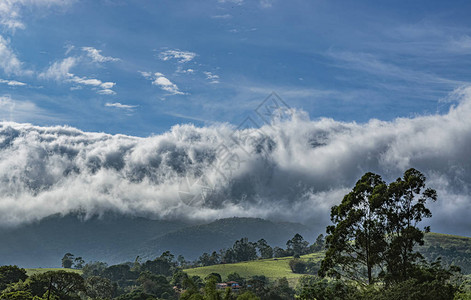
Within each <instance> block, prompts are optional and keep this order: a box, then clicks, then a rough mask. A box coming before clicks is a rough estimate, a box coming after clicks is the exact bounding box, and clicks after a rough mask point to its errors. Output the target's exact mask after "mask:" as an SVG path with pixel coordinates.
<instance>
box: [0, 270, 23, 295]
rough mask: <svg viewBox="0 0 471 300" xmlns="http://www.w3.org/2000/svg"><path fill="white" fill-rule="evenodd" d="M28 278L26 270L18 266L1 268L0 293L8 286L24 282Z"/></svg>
mask: <svg viewBox="0 0 471 300" xmlns="http://www.w3.org/2000/svg"><path fill="white" fill-rule="evenodd" d="M26 278H28V276H27V275H26V270H25V269H23V268H19V267H18V266H1V267H0V291H2V290H4V289H5V288H6V287H7V285H8V284H10V283H14V282H18V281H20V280H22V281H25V280H26Z"/></svg>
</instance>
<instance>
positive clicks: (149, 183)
mask: <svg viewBox="0 0 471 300" xmlns="http://www.w3.org/2000/svg"><path fill="white" fill-rule="evenodd" d="M461 94H462V95H463V97H465V100H462V101H461V102H460V103H459V104H458V105H456V106H454V107H452V108H451V109H450V110H449V112H448V113H446V114H443V115H429V116H419V117H415V118H399V119H396V120H394V121H391V122H385V121H379V120H371V121H369V122H368V123H365V124H357V123H346V122H338V121H335V120H332V119H320V120H310V119H309V118H308V117H307V116H306V114H305V113H303V112H296V113H294V114H293V116H292V117H291V118H290V119H289V120H285V121H274V122H273V123H272V124H270V125H268V124H267V125H264V126H262V127H261V128H250V127H249V126H247V127H248V128H247V129H239V130H234V128H233V127H232V126H230V125H224V124H223V125H218V126H213V127H202V128H198V127H195V126H193V125H178V126H175V127H173V128H172V129H171V130H170V131H169V132H166V133H163V134H161V135H156V136H151V137H147V138H138V137H132V136H124V135H108V134H104V133H87V132H82V131H79V130H77V129H74V128H70V127H36V126H32V125H28V124H17V123H1V125H0V195H1V196H0V197H1V200H0V220H1V222H2V223H3V224H5V223H10V224H15V223H20V222H27V221H29V220H33V219H39V218H42V217H45V216H48V215H51V214H54V213H63V214H65V213H68V212H71V211H77V210H79V211H83V212H86V213H88V214H89V215H90V214H101V213H104V212H105V211H109V210H112V211H116V212H121V213H129V214H133V215H145V216H149V215H150V216H154V217H156V218H167V219H171V218H186V219H199V220H201V219H206V220H209V219H215V218H221V217H232V216H254V217H255V216H256V217H264V218H273V219H281V220H289V221H297V222H304V223H307V224H319V229H320V230H321V229H323V227H324V226H325V225H326V224H327V223H328V218H329V208H330V207H331V206H332V205H333V204H336V203H338V202H339V201H340V200H341V199H342V197H343V195H344V194H345V193H346V192H348V191H349V190H350V189H351V187H352V186H353V185H354V184H355V182H356V180H358V178H359V177H360V176H361V175H362V174H363V173H365V172H367V171H372V172H376V173H379V174H381V175H383V177H384V179H385V180H387V181H391V180H394V179H396V178H397V177H399V176H401V175H402V173H403V172H404V171H405V170H406V169H407V168H410V167H414V168H417V169H418V170H420V171H422V172H424V174H426V176H427V177H428V184H429V186H431V187H434V188H436V189H437V191H438V193H439V196H440V200H439V201H438V202H437V203H436V204H433V205H432V211H433V213H434V218H433V219H432V224H431V225H432V229H433V230H437V231H440V230H442V231H443V230H445V229H446V227H445V226H450V228H451V227H453V226H454V227H453V228H454V229H457V228H461V230H462V231H461V232H459V230H458V231H457V230H454V232H455V233H462V234H469V233H470V232H469V228H471V220H470V219H469V214H470V212H471V197H470V196H469V195H470V194H469V191H470V185H471V157H470V155H469V149H471V118H470V117H469V116H470V115H471V90H470V89H463V90H462V91H461ZM241 128H245V127H244V126H242V127H241ZM445 220H446V224H447V225H444V221H445ZM466 230H468V231H467V232H466Z"/></svg>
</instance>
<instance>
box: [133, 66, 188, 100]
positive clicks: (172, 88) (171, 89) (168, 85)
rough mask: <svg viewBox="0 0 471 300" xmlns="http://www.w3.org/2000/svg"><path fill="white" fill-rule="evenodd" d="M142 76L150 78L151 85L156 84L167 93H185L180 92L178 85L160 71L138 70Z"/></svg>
mask: <svg viewBox="0 0 471 300" xmlns="http://www.w3.org/2000/svg"><path fill="white" fill-rule="evenodd" d="M140 73H141V75H142V76H144V77H145V78H146V79H148V80H151V81H152V84H153V85H157V86H158V87H160V89H162V90H164V91H166V92H168V93H169V95H184V94H185V93H183V92H181V91H180V89H179V88H178V86H177V85H176V84H175V83H173V82H171V81H170V80H169V79H168V78H167V77H165V75H164V74H162V73H160V72H156V73H150V72H140Z"/></svg>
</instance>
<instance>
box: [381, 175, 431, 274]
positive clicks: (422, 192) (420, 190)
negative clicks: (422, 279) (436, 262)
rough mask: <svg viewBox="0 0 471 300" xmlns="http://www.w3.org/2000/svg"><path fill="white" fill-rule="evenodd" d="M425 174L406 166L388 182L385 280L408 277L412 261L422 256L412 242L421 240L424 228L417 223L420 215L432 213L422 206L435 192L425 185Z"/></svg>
mask: <svg viewBox="0 0 471 300" xmlns="http://www.w3.org/2000/svg"><path fill="white" fill-rule="evenodd" d="M425 181H426V178H425V176H424V175H423V174H422V173H420V172H419V171H417V170H415V169H409V170H407V171H406V172H405V173H404V176H403V178H398V179H397V180H396V181H395V182H392V183H391V184H390V185H389V188H388V194H389V195H388V199H387V201H388V202H387V210H386V214H387V239H388V244H389V247H388V251H387V252H386V254H385V256H386V260H387V275H386V279H387V281H389V282H391V281H393V282H398V281H403V280H407V279H408V278H410V275H411V270H413V269H414V264H415V263H416V262H417V261H418V260H420V259H422V258H423V257H422V255H421V254H420V253H419V252H418V251H415V249H414V247H415V246H416V245H423V244H424V232H429V231H430V227H425V228H424V231H421V230H420V229H419V228H418V227H417V225H418V223H419V222H420V221H422V219H423V218H430V217H432V213H431V211H430V210H429V209H428V208H427V207H426V206H425V205H426V203H427V201H436V200H437V192H436V191H435V190H434V189H431V188H426V187H425Z"/></svg>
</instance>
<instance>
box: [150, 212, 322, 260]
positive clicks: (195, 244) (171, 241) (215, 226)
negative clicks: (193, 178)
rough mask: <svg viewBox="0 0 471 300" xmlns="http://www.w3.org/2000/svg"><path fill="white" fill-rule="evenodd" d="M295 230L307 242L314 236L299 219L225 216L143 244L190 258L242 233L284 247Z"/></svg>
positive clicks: (227, 243) (223, 245)
mask: <svg viewBox="0 0 471 300" xmlns="http://www.w3.org/2000/svg"><path fill="white" fill-rule="evenodd" d="M296 233H299V234H301V235H302V236H303V237H304V238H305V239H306V240H308V241H311V242H312V241H313V240H314V238H315V236H314V232H313V231H312V230H311V229H310V228H308V227H306V226H304V225H301V224H299V223H284V222H283V223H278V222H272V221H268V220H263V219H258V218H227V219H220V220H216V221H214V222H211V223H209V224H203V225H197V226H192V227H186V228H182V229H179V230H176V231H173V232H170V233H167V234H164V235H162V236H160V237H158V238H156V239H153V240H151V241H149V242H148V243H146V244H145V246H144V248H145V249H146V251H147V252H149V251H151V249H160V250H162V251H165V250H170V251H171V252H172V253H175V254H182V255H183V256H184V257H185V258H186V259H191V260H193V259H196V258H198V257H199V256H200V255H201V254H202V253H203V252H212V251H217V250H219V249H222V248H228V247H231V246H232V245H233V244H234V242H235V241H236V240H238V239H240V238H243V237H247V238H248V239H249V240H250V241H253V242H256V241H257V240H259V239H261V238H263V239H265V240H266V241H267V242H268V244H270V245H271V246H272V247H274V246H280V247H283V248H284V247H286V241H288V240H289V239H291V238H292V237H293V236H294V235H295V234H296Z"/></svg>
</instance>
